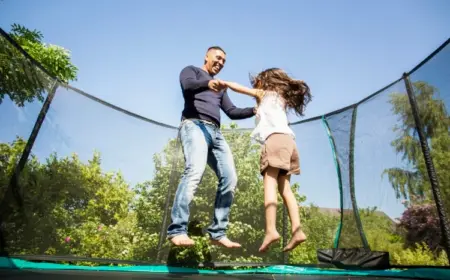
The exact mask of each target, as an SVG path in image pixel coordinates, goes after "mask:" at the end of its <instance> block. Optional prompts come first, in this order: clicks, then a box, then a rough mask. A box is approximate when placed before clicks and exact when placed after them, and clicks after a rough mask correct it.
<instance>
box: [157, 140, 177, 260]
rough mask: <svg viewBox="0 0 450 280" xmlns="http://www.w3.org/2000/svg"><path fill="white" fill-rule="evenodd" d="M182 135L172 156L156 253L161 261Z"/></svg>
mask: <svg viewBox="0 0 450 280" xmlns="http://www.w3.org/2000/svg"><path fill="white" fill-rule="evenodd" d="M180 146H181V143H180V135H179V134H178V135H177V140H176V143H175V154H174V157H173V158H172V164H171V166H172V167H171V169H172V170H171V171H170V178H169V187H168V188H167V196H166V201H165V202H164V215H163V220H162V225H161V231H160V234H159V240H158V247H157V253H156V261H157V262H161V251H162V245H163V243H164V239H165V238H166V231H167V217H168V215H169V206H170V205H169V202H170V197H171V194H172V192H171V190H172V188H173V185H174V184H175V175H176V172H177V169H178V155H179V153H180Z"/></svg>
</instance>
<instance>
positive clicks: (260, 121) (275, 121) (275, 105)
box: [251, 91, 295, 144]
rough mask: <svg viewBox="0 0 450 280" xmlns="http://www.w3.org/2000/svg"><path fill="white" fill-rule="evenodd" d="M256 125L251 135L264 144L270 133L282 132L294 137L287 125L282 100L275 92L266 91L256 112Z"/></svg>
mask: <svg viewBox="0 0 450 280" xmlns="http://www.w3.org/2000/svg"><path fill="white" fill-rule="evenodd" d="M255 119H256V127H255V129H254V130H253V131H252V133H251V137H252V138H253V139H255V140H256V141H257V142H259V143H261V144H264V142H265V141H266V139H267V137H269V136H270V135H271V134H272V133H284V134H288V135H291V136H292V138H294V139H295V134H294V132H293V131H292V129H291V128H290V127H289V122H288V118H287V113H286V110H285V104H284V100H283V99H282V98H281V96H280V95H279V94H278V93H277V92H273V91H266V92H265V94H264V96H263V98H262V100H261V102H260V104H259V106H258V110H257V112H256V118H255Z"/></svg>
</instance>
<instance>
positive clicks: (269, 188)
mask: <svg viewBox="0 0 450 280" xmlns="http://www.w3.org/2000/svg"><path fill="white" fill-rule="evenodd" d="M278 173H279V170H278V168H274V167H270V166H269V167H268V168H267V170H266V172H265V173H264V206H265V208H266V236H265V237H264V241H263V243H262V245H261V247H260V248H259V251H260V252H265V251H266V250H267V249H268V248H269V245H270V244H272V243H273V242H275V241H278V240H279V239H280V234H279V233H278V232H277V228H276V215H277V198H278V197H277V177H278Z"/></svg>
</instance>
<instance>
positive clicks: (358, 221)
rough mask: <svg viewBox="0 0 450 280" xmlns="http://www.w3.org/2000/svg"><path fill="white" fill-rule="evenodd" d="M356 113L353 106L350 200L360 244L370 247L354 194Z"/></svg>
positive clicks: (350, 151) (366, 247)
mask: <svg viewBox="0 0 450 280" xmlns="http://www.w3.org/2000/svg"><path fill="white" fill-rule="evenodd" d="M357 114H358V106H355V107H354V108H353V112H352V122H351V127H350V149H349V181H350V198H351V200H352V206H353V207H352V208H353V214H354V215H355V220H356V226H357V227H358V231H359V235H360V237H361V241H362V244H363V246H364V248H365V249H370V246H369V242H367V238H366V235H365V233H364V230H363V226H362V222H361V217H360V216H359V211H358V204H357V203H356V195H355V131H356V116H357Z"/></svg>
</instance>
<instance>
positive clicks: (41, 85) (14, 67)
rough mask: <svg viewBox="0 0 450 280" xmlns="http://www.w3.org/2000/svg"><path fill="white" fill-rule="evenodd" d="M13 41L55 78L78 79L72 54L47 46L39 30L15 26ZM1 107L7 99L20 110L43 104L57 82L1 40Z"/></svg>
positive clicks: (12, 32)
mask: <svg viewBox="0 0 450 280" xmlns="http://www.w3.org/2000/svg"><path fill="white" fill-rule="evenodd" d="M9 35H10V37H11V38H12V39H13V40H14V41H16V42H17V43H18V44H19V46H20V47H22V48H23V49H24V50H25V51H26V52H27V53H28V54H29V55H30V56H31V57H32V58H33V59H35V60H36V61H37V62H38V63H40V64H41V65H42V66H43V67H44V68H45V69H46V70H47V71H48V72H49V73H50V75H52V76H53V77H57V78H58V79H60V80H61V81H63V82H69V81H73V80H75V79H76V74H77V71H78V69H77V67H75V66H74V65H73V64H72V63H71V61H70V52H69V51H68V50H66V49H64V48H63V47H60V46H56V45H51V44H46V43H44V42H43V41H42V40H43V35H42V33H41V32H39V31H37V30H29V29H27V28H26V27H24V26H21V25H18V24H13V25H12V28H11V32H10V33H9ZM0 77H2V78H1V79H0V104H1V102H2V101H3V99H4V97H5V96H8V97H9V98H10V99H11V100H12V101H13V102H15V103H16V104H17V105H18V106H24V105H25V103H26V102H32V101H34V100H35V99H37V100H39V101H43V99H44V97H45V92H48V91H49V90H50V89H51V87H52V86H53V83H54V80H53V78H52V77H49V76H48V75H47V74H45V73H44V72H43V71H42V70H41V69H39V68H38V67H36V66H35V65H34V64H33V63H31V62H30V61H29V59H28V58H26V57H25V56H24V55H23V54H22V53H21V52H19V51H18V50H17V49H16V48H15V47H14V46H13V45H12V44H11V43H10V42H9V41H7V40H6V39H5V38H4V37H2V36H0Z"/></svg>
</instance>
